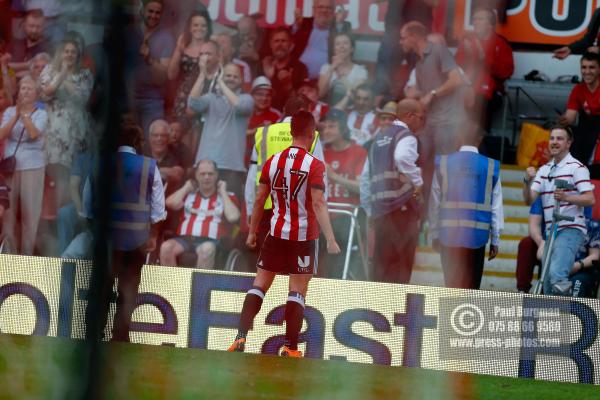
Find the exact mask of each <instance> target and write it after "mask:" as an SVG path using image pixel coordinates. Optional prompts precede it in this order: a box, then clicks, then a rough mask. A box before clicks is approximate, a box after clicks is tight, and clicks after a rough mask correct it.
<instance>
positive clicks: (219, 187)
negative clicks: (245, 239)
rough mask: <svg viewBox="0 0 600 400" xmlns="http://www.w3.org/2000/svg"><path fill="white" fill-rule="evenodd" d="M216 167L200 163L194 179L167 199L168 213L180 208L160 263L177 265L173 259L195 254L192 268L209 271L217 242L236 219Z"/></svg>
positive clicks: (237, 212)
mask: <svg viewBox="0 0 600 400" xmlns="http://www.w3.org/2000/svg"><path fill="white" fill-rule="evenodd" d="M218 178H219V175H218V169H217V165H216V163H215V162H214V161H212V160H200V161H199V162H198V164H197V165H196V169H195V179H189V180H188V181H187V182H186V183H185V184H184V185H183V186H182V187H181V188H180V189H179V190H177V191H176V192H175V193H173V194H172V195H171V196H169V197H168V198H167V201H166V205H167V208H168V209H169V210H172V211H179V210H181V209H183V215H182V219H181V223H180V224H179V227H178V228H177V236H175V237H174V238H171V239H169V240H167V241H165V242H164V243H163V244H162V246H160V263H161V264H162V265H177V257H178V256H180V255H181V254H183V253H184V252H195V253H196V255H197V256H198V259H197V262H196V267H198V268H206V269H212V268H213V267H214V264H215V254H216V252H217V246H218V244H219V240H220V239H221V238H222V237H224V236H227V235H228V234H229V233H230V228H231V224H233V223H235V222H237V221H238V220H239V218H240V209H239V202H238V200H237V198H236V197H235V195H234V194H233V193H229V192H227V184H226V183H225V182H224V181H219V180H218Z"/></svg>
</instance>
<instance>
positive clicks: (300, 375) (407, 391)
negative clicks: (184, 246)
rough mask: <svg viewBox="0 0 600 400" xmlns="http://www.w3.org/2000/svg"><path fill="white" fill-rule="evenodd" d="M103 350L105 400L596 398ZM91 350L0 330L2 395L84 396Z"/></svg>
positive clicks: (201, 353)
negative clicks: (5, 332)
mask: <svg viewBox="0 0 600 400" xmlns="http://www.w3.org/2000/svg"><path fill="white" fill-rule="evenodd" d="M99 349H100V354H99V361H98V362H97V364H96V365H95V367H96V368H94V369H92V370H93V371H96V372H97V374H96V375H95V376H96V377H97V378H98V379H97V380H96V382H97V383H98V385H97V386H96V388H97V389H96V391H95V392H94V393H95V396H93V397H95V398H102V399H105V398H106V399H141V400H144V399H211V400H217V399H361V400H362V399H403V400H410V399H428V400H429V399H457V400H458V399H514V400H517V399H528V400H529V399H544V400H552V399H557V400H558V399H567V398H568V399H576V400H587V399H590V400H591V399H594V400H597V399H599V398H600V388H598V387H597V386H592V385H577V384H565V383H556V382H543V381H534V380H526V379H512V378H501V377H493V376H485V375H469V374H459V373H448V372H440V371H431V370H425V369H416V368H400V367H385V366H377V365H364V364H353V363H347V362H342V361H324V360H314V359H286V358H281V357H275V356H266V355H254V354H238V353H235V354H232V353H227V352H222V351H208V350H196V349H180V348H171V347H158V346H148V345H137V344H125V343H106V344H103V345H101V346H100V347H99ZM89 355H90V349H89V347H88V346H87V345H86V343H85V342H82V341H76V340H68V339H60V338H49V337H31V336H20V335H6V334H2V335H0V399H77V398H83V390H84V388H85V386H86V385H87V383H88V379H87V378H88V376H89V375H88V371H89V368H90V367H91V366H90V363H89V361H88V360H89ZM92 368H93V367H92ZM86 398H87V397H86Z"/></svg>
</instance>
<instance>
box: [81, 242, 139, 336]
mask: <svg viewBox="0 0 600 400" xmlns="http://www.w3.org/2000/svg"><path fill="white" fill-rule="evenodd" d="M145 261H146V254H145V253H144V251H143V250H142V249H136V250H132V251H119V250H114V251H113V253H112V261H111V265H110V269H109V271H108V273H106V274H104V276H103V279H102V282H101V284H100V285H99V292H100V293H99V294H98V295H99V303H100V304H99V307H98V313H99V314H98V319H99V321H98V322H99V326H100V327H101V329H104V327H105V326H106V321H107V319H108V312H109V308H110V301H111V298H112V288H113V285H114V283H115V278H118V280H119V281H118V285H117V295H118V297H117V312H116V314H115V319H114V322H113V329H112V340H117V341H122V342H129V329H130V325H131V315H132V314H133V310H135V308H136V307H137V295H138V287H139V285H140V279H141V276H142V266H143V265H144V262H145ZM88 318H89V316H88ZM88 326H89V325H88Z"/></svg>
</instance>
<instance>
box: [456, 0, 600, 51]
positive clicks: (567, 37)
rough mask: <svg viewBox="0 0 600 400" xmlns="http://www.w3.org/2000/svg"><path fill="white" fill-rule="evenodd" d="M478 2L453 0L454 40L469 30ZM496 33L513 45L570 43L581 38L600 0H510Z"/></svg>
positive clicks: (474, 0) (475, 0)
mask: <svg viewBox="0 0 600 400" xmlns="http://www.w3.org/2000/svg"><path fill="white" fill-rule="evenodd" d="M478 3H479V2H478V1H477V0H455V11H456V12H455V14H454V15H455V18H454V32H453V33H454V35H453V36H454V38H455V39H458V38H460V37H461V36H462V35H463V34H464V32H465V30H468V29H471V24H470V20H471V12H470V11H471V10H472V8H473V7H475V6H476V5H477V4H478ZM508 3H509V7H510V8H509V10H508V15H507V21H506V24H504V25H499V26H498V33H500V34H501V35H503V36H504V37H506V39H508V41H510V42H513V43H524V44H553V45H560V44H569V43H571V42H573V41H575V40H577V39H579V38H581V37H582V36H583V35H584V34H585V32H586V29H587V26H588V25H589V22H590V21H591V17H592V14H593V13H594V10H595V9H596V8H597V7H598V6H599V5H600V0H577V1H574V0H513V1H509V2H508Z"/></svg>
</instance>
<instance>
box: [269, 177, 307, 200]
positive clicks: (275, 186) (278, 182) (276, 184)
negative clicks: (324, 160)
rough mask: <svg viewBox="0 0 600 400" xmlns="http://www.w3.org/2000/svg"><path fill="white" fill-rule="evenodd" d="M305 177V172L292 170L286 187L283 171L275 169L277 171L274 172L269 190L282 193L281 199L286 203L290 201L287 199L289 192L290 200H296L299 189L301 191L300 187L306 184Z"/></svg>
mask: <svg viewBox="0 0 600 400" xmlns="http://www.w3.org/2000/svg"><path fill="white" fill-rule="evenodd" d="M307 177H308V172H307V171H302V170H299V169H292V170H290V181H291V183H290V184H289V185H288V182H287V179H286V177H285V174H284V171H283V169H277V171H275V175H274V176H273V182H272V184H271V190H273V191H276V192H282V194H283V197H284V198H285V200H286V201H287V202H288V203H289V201H290V198H288V193H289V192H290V191H291V193H292V196H291V200H294V201H295V200H296V199H297V198H298V192H300V189H302V185H304V183H305V182H306V178H307Z"/></svg>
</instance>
